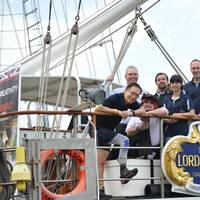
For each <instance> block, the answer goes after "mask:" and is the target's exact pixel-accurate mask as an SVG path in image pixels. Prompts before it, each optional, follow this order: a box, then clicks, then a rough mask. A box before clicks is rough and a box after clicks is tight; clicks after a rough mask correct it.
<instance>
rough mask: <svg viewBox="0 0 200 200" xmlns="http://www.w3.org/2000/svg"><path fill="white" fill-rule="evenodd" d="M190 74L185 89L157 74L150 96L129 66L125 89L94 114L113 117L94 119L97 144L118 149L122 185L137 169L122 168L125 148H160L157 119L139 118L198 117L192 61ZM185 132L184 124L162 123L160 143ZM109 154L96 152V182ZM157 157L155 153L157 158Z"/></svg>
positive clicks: (199, 79) (199, 82) (199, 80)
mask: <svg viewBox="0 0 200 200" xmlns="http://www.w3.org/2000/svg"><path fill="white" fill-rule="evenodd" d="M190 70H191V73H192V75H193V78H192V80H191V81H189V82H188V83H187V84H185V85H183V81H182V77H181V76H180V75H178V74H175V75H172V76H171V77H170V79H169V78H168V76H167V74H165V73H163V72H161V73H158V74H157V75H156V76H155V83H156V85H157V90H156V93H155V94H154V95H152V94H150V93H148V92H145V91H144V90H143V89H142V88H141V87H140V85H139V84H138V83H137V82H138V78H139V73H138V69H137V68H136V67H134V66H129V67H128V68H127V69H126V72H125V79H126V81H127V85H126V86H125V87H122V88H117V89H115V90H113V91H111V92H110V94H109V96H108V97H107V98H106V99H105V100H104V102H103V104H102V105H100V106H97V107H96V109H95V110H96V111H97V112H105V111H106V112H108V113H113V115H98V116H97V118H96V128H97V142H98V143H97V144H98V145H99V146H103V147H105V146H110V145H119V146H120V147H121V148H120V149H119V151H118V162H119V164H120V179H121V183H122V184H126V183H128V181H129V179H130V178H132V177H134V176H135V175H136V174H137V173H138V170H137V168H134V169H132V170H129V169H127V167H126V161H127V157H128V148H127V147H129V146H132V145H135V144H134V142H135V141H136V140H138V141H139V144H140V146H158V145H159V144H160V119H159V118H153V117H150V118H147V117H142V115H144V114H146V113H149V114H152V115H155V116H159V117H164V116H167V115H171V116H173V117H179V116H188V117H189V116H194V115H195V114H196V115H199V114H200V60H198V59H194V60H192V62H191V63H190ZM107 79H108V80H110V81H112V80H113V77H112V76H109V77H108V78H107ZM135 115H136V116H135ZM133 116H134V117H133ZM139 116H141V117H139ZM188 129H189V124H188V121H187V120H180V119H171V118H170V119H165V120H164V125H163V133H164V135H163V137H164V141H163V142H164V143H165V142H167V141H168V140H169V139H170V138H171V137H173V136H176V135H187V134H188ZM110 153H112V151H110V149H109V148H107V149H98V150H97V160H98V173H99V179H103V173H104V166H105V163H106V160H107V158H108V157H110V155H109V154H110ZM158 154H159V153H158V152H157V156H158ZM146 156H147V158H149V159H153V158H154V157H155V156H156V151H154V150H151V151H149V152H148V155H146ZM111 157H112V156H111ZM99 187H100V196H103V197H104V196H106V195H105V193H104V191H103V181H100V182H99Z"/></svg>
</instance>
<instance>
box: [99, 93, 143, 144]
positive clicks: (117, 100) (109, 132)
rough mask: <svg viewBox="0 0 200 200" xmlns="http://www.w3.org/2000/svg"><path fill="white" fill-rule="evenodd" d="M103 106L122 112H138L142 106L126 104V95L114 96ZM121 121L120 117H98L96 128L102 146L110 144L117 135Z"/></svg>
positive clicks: (135, 103) (105, 101)
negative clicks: (129, 110) (116, 129)
mask: <svg viewBox="0 0 200 200" xmlns="http://www.w3.org/2000/svg"><path fill="white" fill-rule="evenodd" d="M103 106H106V107H109V108H113V109H117V110H121V111H124V110H128V109H132V110H136V109H138V108H140V104H139V103H138V102H137V101H135V102H134V103H131V104H125V101H124V93H119V94H114V95H112V96H110V97H108V98H107V99H105V100H104V102H103ZM121 119H122V118H121V117H120V116H107V115H97V118H96V128H97V136H98V140H99V141H98V142H99V144H100V145H103V144H107V143H109V141H111V140H112V139H113V138H114V137H115V136H116V135H117V133H116V132H115V131H114V129H115V128H116V127H117V125H118V124H119V122H120V121H121Z"/></svg>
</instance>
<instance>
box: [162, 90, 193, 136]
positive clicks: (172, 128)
mask: <svg viewBox="0 0 200 200" xmlns="http://www.w3.org/2000/svg"><path fill="white" fill-rule="evenodd" d="M171 97H172V95H170V96H169V97H166V98H165V101H164V107H166V108H167V109H168V110H169V115H172V114H174V113H184V112H189V111H190V110H191V109H193V104H192V102H191V100H190V98H189V97H188V96H187V95H186V94H185V92H181V94H180V97H179V98H178V99H176V100H173V99H172V98H171ZM188 130H189V126H188V121H187V120H178V121H177V122H176V123H173V124H170V123H166V128H165V131H164V138H167V137H173V136H176V135H188Z"/></svg>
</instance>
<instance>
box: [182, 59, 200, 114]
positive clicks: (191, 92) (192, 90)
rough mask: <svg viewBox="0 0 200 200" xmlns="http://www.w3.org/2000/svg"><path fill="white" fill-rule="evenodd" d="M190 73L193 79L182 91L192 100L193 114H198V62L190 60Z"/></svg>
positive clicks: (199, 107)
mask: <svg viewBox="0 0 200 200" xmlns="http://www.w3.org/2000/svg"><path fill="white" fill-rule="evenodd" d="M190 71H191V73H192V75H193V78H192V80H191V81H189V82H188V83H187V84H186V85H185V86H184V90H185V92H186V94H187V95H188V96H189V97H190V98H191V99H192V103H193V106H194V110H195V113H196V114H200V60H198V59H194V60H192V62H191V63H190Z"/></svg>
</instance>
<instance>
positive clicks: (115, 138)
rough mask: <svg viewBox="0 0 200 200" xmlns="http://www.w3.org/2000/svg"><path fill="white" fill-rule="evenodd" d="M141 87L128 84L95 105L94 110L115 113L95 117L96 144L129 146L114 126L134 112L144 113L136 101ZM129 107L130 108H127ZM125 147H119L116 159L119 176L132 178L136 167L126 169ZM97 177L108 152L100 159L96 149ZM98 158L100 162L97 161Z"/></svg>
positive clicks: (126, 139)
mask: <svg viewBox="0 0 200 200" xmlns="http://www.w3.org/2000/svg"><path fill="white" fill-rule="evenodd" d="M141 92H142V89H141V87H140V86H139V84H137V83H131V84H129V85H128V86H127V87H126V89H125V91H124V92H123V93H119V94H114V95H112V96H110V97H108V98H107V99H105V100H104V102H103V105H102V106H97V107H96V109H95V111H97V112H106V113H110V114H115V115H114V116H108V115H99V116H97V119H96V128H97V137H98V145H99V146H106V145H108V144H109V145H110V144H117V145H120V146H121V147H128V146H129V138H128V137H127V136H124V135H122V134H120V133H118V132H116V131H115V128H116V127H117V125H118V124H119V122H120V121H121V119H122V118H123V119H125V118H127V117H129V116H134V115H135V114H143V113H145V110H144V108H140V104H139V103H138V102H137V101H136V100H137V98H138V96H139V95H140V94H141ZM128 109H131V110H128ZM99 153H100V154H99ZM127 153H128V149H127V148H122V149H120V152H119V157H118V161H119V163H120V178H132V177H133V176H135V175H136V174H137V172H138V170H137V168H135V169H132V170H128V169H127V168H126V161H127ZM97 156H98V167H99V178H100V179H102V178H103V172H104V165H105V162H106V159H107V156H108V154H106V155H104V158H103V159H102V155H101V151H98V155H97ZM99 160H100V162H101V163H99ZM121 183H122V184H126V183H128V180H121ZM101 186H102V185H101V184H100V187H101Z"/></svg>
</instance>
